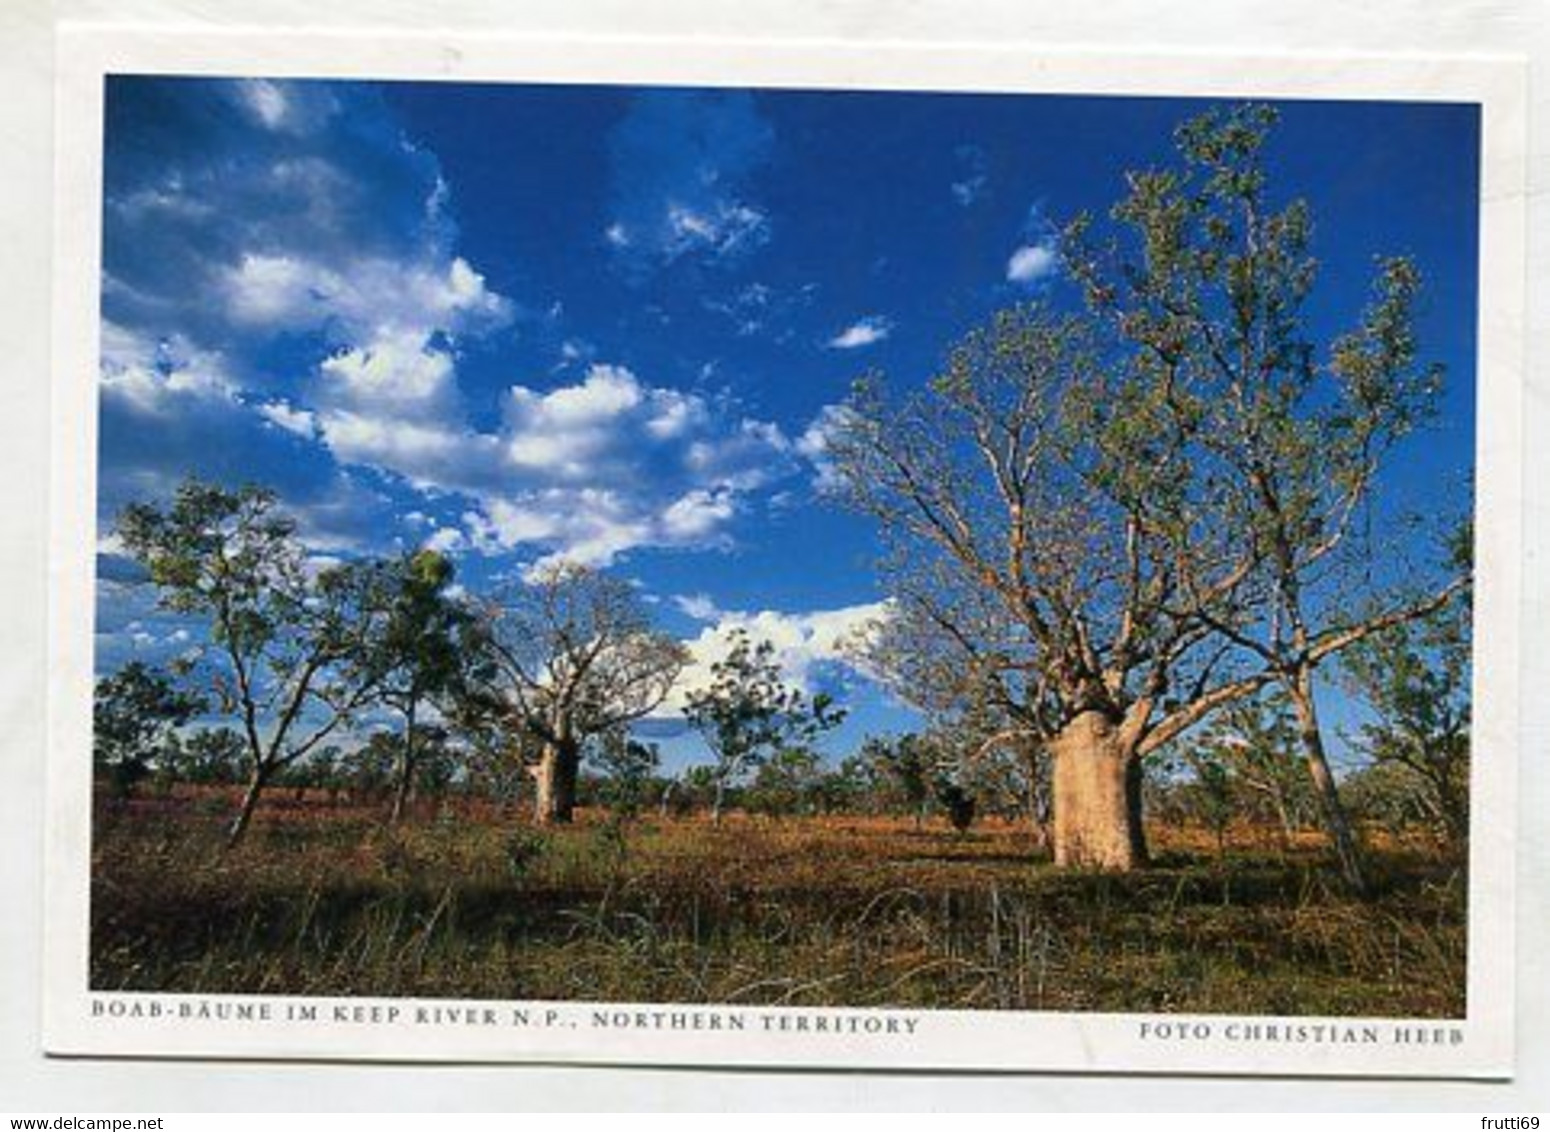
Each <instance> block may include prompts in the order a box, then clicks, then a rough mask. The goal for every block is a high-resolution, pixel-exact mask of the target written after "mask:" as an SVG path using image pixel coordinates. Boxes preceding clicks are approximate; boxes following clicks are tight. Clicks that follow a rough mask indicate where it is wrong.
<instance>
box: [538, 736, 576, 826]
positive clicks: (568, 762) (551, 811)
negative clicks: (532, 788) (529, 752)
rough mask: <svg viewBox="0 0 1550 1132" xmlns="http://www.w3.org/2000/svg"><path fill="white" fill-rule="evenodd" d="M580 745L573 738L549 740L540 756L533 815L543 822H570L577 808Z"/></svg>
mask: <svg viewBox="0 0 1550 1132" xmlns="http://www.w3.org/2000/svg"><path fill="white" fill-rule="evenodd" d="M580 764H581V747H580V745H579V744H578V743H577V742H576V741H575V740H574V739H557V740H553V741H550V742H546V743H545V744H544V746H543V752H542V754H540V755H539V759H538V770H537V773H536V774H535V775H534V778H535V779H536V780H537V797H536V799H535V802H534V814H535V816H536V817H537V819H538V822H539V824H540V825H560V824H564V823H566V822H569V821H570V820H571V819H572V818H573V817H574V816H575V811H576V774H577V772H578V770H579V769H580Z"/></svg>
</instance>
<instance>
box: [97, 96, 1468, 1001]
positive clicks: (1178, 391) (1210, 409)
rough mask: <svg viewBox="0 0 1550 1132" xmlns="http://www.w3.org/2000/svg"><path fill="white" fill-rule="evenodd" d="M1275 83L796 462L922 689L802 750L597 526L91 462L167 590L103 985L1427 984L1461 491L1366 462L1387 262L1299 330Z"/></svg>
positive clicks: (1307, 259) (1302, 296)
mask: <svg viewBox="0 0 1550 1132" xmlns="http://www.w3.org/2000/svg"><path fill="white" fill-rule="evenodd" d="M1272 127H1273V116H1272V115H1271V114H1270V112H1269V111H1266V110H1263V109H1260V108H1255V107H1243V108H1237V109H1233V110H1230V111H1225V112H1217V113H1212V114H1207V115H1205V116H1203V117H1201V118H1199V119H1196V120H1193V121H1191V122H1189V123H1186V124H1185V125H1184V126H1183V127H1181V128H1180V130H1179V132H1178V138H1177V140H1178V160H1177V162H1176V163H1175V165H1174V166H1172V167H1170V168H1167V169H1160V170H1150V171H1141V172H1137V173H1135V174H1133V175H1132V176H1131V177H1130V178H1129V181H1128V191H1127V193H1126V195H1125V196H1124V197H1123V199H1121V200H1120V201H1119V202H1118V203H1117V204H1116V206H1115V207H1114V209H1113V211H1112V213H1111V214H1110V215H1109V216H1107V217H1098V218H1094V217H1078V218H1076V219H1075V220H1074V221H1073V222H1072V223H1071V224H1070V226H1069V227H1068V228H1067V230H1066V232H1065V237H1064V240H1063V245H1062V262H1063V264H1064V268H1065V271H1066V274H1067V276H1068V281H1069V282H1070V283H1071V284H1072V288H1071V290H1072V293H1073V294H1075V295H1079V296H1080V301H1079V302H1076V303H1073V304H1070V305H1069V306H1068V307H1067V308H1063V309H1056V308H1055V307H1052V306H1031V307H1030V306H1024V307H1018V308H1014V309H1010V310H1007V311H1004V312H1002V313H1000V314H998V315H997V316H995V317H994V318H993V319H992V320H991V321H990V322H989V323H987V324H986V325H984V326H981V327H979V328H977V329H974V330H972V331H970V332H969V333H968V335H967V336H966V337H965V338H964V339H963V340H962V341H960V342H959V343H957V344H955V345H953V346H952V347H951V348H950V349H949V350H948V352H947V354H946V357H945V361H944V364H943V367H942V369H941V371H940V372H939V373H938V374H936V375H935V376H933V377H931V378H930V379H929V380H928V381H927V382H925V383H924V384H919V383H915V382H910V383H908V384H906V385H905V386H903V387H902V388H900V387H895V386H894V385H893V384H892V383H890V381H889V380H888V379H887V378H886V377H885V376H884V375H881V374H872V375H868V376H867V377H865V378H864V379H862V380H861V381H859V382H858V383H857V385H856V388H855V391H854V395H853V396H852V398H851V399H850V401H849V402H848V404H847V405H846V407H845V408H844V410H843V411H842V412H840V413H838V414H836V416H835V420H834V422H833V423H834V428H833V430H832V433H831V435H829V436H828V438H827V449H826V452H825V459H826V460H827V461H829V462H830V464H831V465H832V468H831V471H832V476H831V477H829V478H832V480H833V485H834V486H833V490H832V493H831V498H830V499H829V500H828V501H827V503H828V505H833V506H839V507H848V508H850V509H852V510H853V512H854V513H855V514H856V515H857V516H858V521H866V522H870V523H873V524H875V526H876V529H877V530H878V531H880V532H881V534H882V536H883V539H884V542H885V544H886V546H887V548H888V551H887V554H886V557H885V558H884V560H883V561H882V562H881V563H880V564H879V572H878V580H879V584H880V586H881V588H882V590H883V591H884V592H885V593H886V594H887V595H888V596H889V598H890V599H891V600H890V601H889V603H888V606H887V609H888V612H887V614H886V615H884V616H882V617H880V618H879V619H878V621H877V622H876V623H875V624H874V625H872V626H870V627H869V629H868V631H866V632H864V633H861V634H858V635H857V637H856V639H855V640H854V641H853V642H852V645H851V651H852V654H853V660H854V661H855V663H856V665H857V666H858V667H859V668H861V669H862V670H864V671H865V672H866V673H867V674H868V675H869V676H870V677H871V678H873V679H875V680H877V681H880V682H881V683H882V684H884V685H885V686H886V687H887V688H888V689H890V691H891V692H892V693H893V694H895V695H896V696H898V697H899V698H901V699H902V700H903V701H905V702H907V703H908V704H910V705H911V706H912V707H913V708H914V709H915V710H916V712H917V713H918V716H919V718H920V719H921V720H922V721H923V722H922V725H921V727H920V729H919V730H918V731H916V732H914V733H909V734H890V735H875V736H871V737H869V738H866V739H865V740H864V741H860V742H858V743H855V744H854V745H853V749H848V750H837V749H835V747H836V743H835V742H834V735H835V734H836V728H837V727H838V726H839V725H840V724H841V723H842V722H843V721H844V719H845V716H846V705H845V704H844V703H842V702H837V700H836V699H834V698H832V697H831V696H829V695H825V694H810V693H809V692H808V691H807V690H805V689H803V688H801V687H798V686H796V685H794V684H793V683H791V682H790V681H788V680H787V679H785V677H784V676H783V673H782V670H781V667H780V665H779V663H778V662H777V658H776V656H775V653H774V648H773V646H772V645H771V643H770V642H768V641H761V640H758V639H756V638H754V637H752V636H751V635H749V634H748V633H746V632H740V633H738V634H735V635H734V638H733V639H732V640H730V641H729V642H728V648H727V649H726V651H725V653H724V654H723V655H722V656H721V659H719V660H717V661H716V662H715V663H714V664H711V665H709V666H707V667H708V674H704V675H703V678H701V679H700V680H698V682H696V683H694V684H693V685H692V686H685V685H684V680H685V673H686V671H687V670H688V669H689V667H690V664H691V659H692V658H691V656H690V654H689V652H688V650H687V648H686V647H685V645H684V644H683V643H682V642H680V641H678V640H676V639H675V638H674V637H673V636H671V635H670V634H668V633H666V632H664V631H662V630H661V629H660V628H658V627H657V626H656V624H654V622H653V618H652V616H651V610H650V607H649V606H648V605H646V604H645V603H644V602H643V601H642V600H641V597H640V595H639V594H638V593H637V592H636V591H635V590H634V589H633V588H632V587H631V586H630V585H629V583H628V582H627V581H625V580H623V579H621V578H616V577H614V576H613V575H611V574H609V573H608V572H605V571H600V570H596V569H591V568H588V567H584V566H581V565H576V564H567V563H560V564H557V565H553V566H551V567H548V568H546V569H543V570H538V571H536V572H533V573H531V574H529V575H528V576H527V577H526V578H525V579H524V580H521V581H516V582H512V583H510V584H508V585H507V586H505V587H504V588H502V589H499V590H494V591H491V592H484V593H470V592H467V591H466V590H465V589H464V588H463V587H462V586H460V585H458V584H457V582H456V580H455V578H454V564H453V562H452V561H451V560H450V559H448V558H447V557H445V556H443V555H441V554H438V553H436V552H434V551H432V550H429V549H420V550H415V551H412V552H408V553H405V554H402V555H399V556H397V557H391V558H385V559H378V558H369V557H355V558H351V559H350V560H347V561H344V562H337V563H329V564H325V565H319V564H318V563H317V562H315V561H313V560H311V559H309V556H308V553H307V550H306V547H305V545H304V542H303V540H302V539H301V538H300V537H299V534H298V531H297V528H296V525H295V523H294V521H293V520H292V519H291V518H290V517H289V516H288V515H287V514H286V513H285V510H284V508H283V506H282V505H281V504H280V503H279V501H278V500H277V499H276V497H275V496H274V495H273V494H271V493H270V492H268V491H266V490H265V489H263V488H261V487H256V486H244V487H235V488H234V487H224V486H219V485H214V484H207V483H200V482H195V481H189V482H187V483H185V484H184V485H183V486H182V487H181V488H180V489H179V490H178V492H177V493H176V495H175V496H174V497H173V498H172V499H171V500H170V501H165V502H162V503H145V504H137V505H134V506H132V507H130V508H128V509H127V510H125V511H124V512H123V514H122V515H120V516H119V517H118V521H117V524H116V534H117V535H118V538H119V540H120V541H121V543H122V545H123V546H124V548H125V550H126V552H127V553H128V554H129V555H130V556H132V557H133V558H134V559H135V560H136V561H137V562H138V563H139V565H140V567H141V569H142V570H143V573H144V584H146V585H148V586H152V587H154V589H155V591H156V593H157V595H158V600H159V602H160V604H161V605H162V607H163V608H164V609H166V610H168V611H170V612H172V613H175V614H178V615H181V616H183V617H185V618H188V619H189V620H190V622H191V623H197V625H198V626H199V627H200V634H201V635H200V637H199V644H198V646H197V647H196V648H194V649H192V650H190V651H189V652H188V653H187V654H185V655H184V656H183V657H182V658H181V659H180V660H178V661H177V662H176V663H174V664H173V665H171V666H170V667H168V668H166V669H165V670H162V669H157V668H154V667H151V666H148V665H146V664H143V663H139V662H132V663H130V664H127V665H125V666H124V667H122V668H120V669H119V670H118V671H116V672H113V673H110V674H106V675H104V676H103V677H102V678H101V679H100V681H99V683H98V688H97V700H96V752H95V754H96V760H97V767H98V772H99V773H98V783H99V788H98V799H97V809H96V816H95V825H94V872H93V894H92V922H93V938H92V985H93V986H94V987H97V988H102V989H135V990H149V989H163V990H181V991H227V992H267V993H297V994H415V995H445V996H491V997H501V998H589V999H598V1000H633V1001H652V1000H655V1001H669V1000H671V1001H680V1002H694V1001H698V1002H710V1001H714V1002H745V1003H782V1004H807V1005H811V1004H847V1005H857V1006H864V1005H876V1006H883V1005H915V1006H933V1007H943V1008H948V1007H961V1008H1015V1009H1072V1010H1168V1009H1179V1010H1192V1011H1221V1012H1265V1013H1278V1014H1296V1013H1334V1014H1364V1015H1384V1014H1398V1015H1414V1016H1450V1015H1458V1014H1461V1013H1462V1011H1463V1006H1464V1003H1463V993H1464V990H1463V988H1464V958H1465V920H1466V906H1467V892H1466V888H1465V875H1466V870H1465V856H1466V853H1467V838H1468V829H1469V821H1468V801H1469V790H1468V771H1469V754H1470V752H1469V687H1468V674H1469V655H1470V617H1469V584H1470V554H1469V545H1470V537H1469V531H1468V528H1467V525H1466V524H1464V523H1463V522H1462V521H1461V518H1462V516H1465V515H1467V512H1468V500H1467V499H1465V498H1462V497H1461V498H1459V499H1458V500H1457V508H1456V510H1457V512H1458V514H1457V515H1455V516H1451V517H1450V516H1449V515H1448V514H1447V513H1446V512H1447V507H1446V505H1445V504H1446V500H1444V499H1441V498H1440V497H1439V498H1434V499H1432V500H1431V503H1432V505H1433V509H1432V514H1431V516H1430V519H1431V520H1432V524H1431V526H1430V527H1429V526H1428V525H1427V524H1425V523H1421V522H1419V521H1411V520H1410V519H1409V518H1407V517H1405V516H1402V515H1399V513H1398V511H1397V510H1396V509H1394V508H1393V507H1390V506H1379V505H1378V502H1377V500H1378V497H1379V496H1380V494H1381V491H1382V489H1383V487H1384V485H1385V483H1386V481H1385V477H1384V469H1385V466H1386V461H1387V460H1388V459H1389V458H1390V455H1391V453H1392V452H1393V451H1395V450H1396V449H1398V448H1399V447H1400V446H1402V445H1403V444H1404V443H1406V442H1407V441H1408V440H1410V439H1411V438H1412V437H1413V435H1414V434H1416V433H1417V432H1418V431H1419V430H1421V429H1423V428H1424V426H1425V425H1426V423H1427V421H1428V419H1429V418H1430V417H1431V416H1432V415H1433V414H1435V412H1436V411H1437V408H1438V398H1439V396H1440V390H1441V375H1440V374H1439V373H1438V372H1437V371H1436V369H1435V368H1434V367H1432V366H1430V365H1428V364H1426V362H1425V360H1424V358H1423V355H1422V352H1421V346H1420V344H1419V343H1418V342H1417V341H1416V337H1415V333H1414V329H1413V324H1414V317H1415V305H1416V303H1417V302H1418V301H1419V296H1420V294H1421V280H1420V278H1419V274H1418V272H1417V270H1416V269H1415V267H1414V265H1413V264H1411V263H1410V262H1409V261H1408V260H1406V259H1403V258H1394V259H1389V260H1384V261H1381V262H1379V263H1378V264H1377V265H1376V266H1375V270H1374V278H1373V280H1372V289H1371V298H1370V302H1369V303H1368V305H1367V306H1366V308H1365V309H1364V310H1361V311H1358V312H1355V313H1354V315H1353V316H1352V320H1351V323H1350V325H1349V327H1348V329H1346V330H1345V331H1344V332H1342V333H1340V334H1338V335H1335V336H1334V337H1332V338H1330V339H1328V340H1325V341H1315V340H1314V339H1313V337H1312V335H1311V333H1310V331H1309V329H1308V319H1307V318H1305V317H1304V314H1303V311H1304V307H1305V305H1306V304H1307V302H1308V300H1309V298H1310V296H1311V294H1312V293H1313V290H1314V287H1315V284H1316V280H1317V270H1316V262H1315V260H1314V258H1313V256H1312V252H1311V240H1312V220H1311V211H1310V209H1309V208H1308V206H1307V205H1306V204H1304V203H1303V202H1300V201H1295V200H1293V201H1282V200H1280V199H1279V198H1278V197H1276V196H1275V195H1274V194H1273V193H1272V192H1271V189H1270V187H1269V186H1268V184H1267V181H1266V177H1265V174H1264V169H1263V164H1262V160H1261V149H1262V146H1263V144H1264V142H1265V139H1266V138H1267V136H1268V135H1269V133H1270V131H1271V129H1272ZM1375 516H1376V518H1375ZM1332 696H1338V697H1339V698H1340V699H1341V700H1342V701H1343V702H1344V703H1347V704H1350V705H1355V707H1354V709H1353V710H1354V712H1355V714H1356V716H1357V717H1358V718H1360V720H1361V722H1360V723H1359V724H1357V725H1355V726H1354V727H1350V728H1347V729H1346V730H1345V731H1336V730H1335V729H1332V727H1331V725H1330V723H1329V721H1328V719H1327V718H1326V717H1325V714H1324V712H1322V711H1321V704H1324V705H1327V703H1328V701H1329V700H1330V698H1331V697H1332ZM669 705H673V706H672V707H669ZM668 715H671V716H673V717H674V718H676V719H677V721H678V722H679V724H680V726H681V727H682V728H683V729H684V730H685V731H686V732H688V733H692V734H695V735H697V736H698V737H699V739H700V740H701V741H702V747H703V751H704V755H703V757H702V758H701V759H699V760H698V761H697V762H691V763H689V764H688V765H674V766H671V767H669V766H668V765H666V764H665V761H664V758H663V755H662V752H661V750H660V749H659V748H658V747H657V746H655V745H654V744H652V743H650V742H647V741H645V739H644V736H645V735H646V734H647V732H646V731H645V730H643V729H642V727H641V724H642V721H644V720H647V719H656V720H661V719H662V718H664V717H665V716H668ZM1336 750H1340V751H1343V752H1345V754H1346V755H1347V758H1346V759H1345V760H1344V761H1345V763H1346V764H1347V765H1346V766H1345V767H1344V768H1343V770H1341V771H1340V772H1338V773H1337V767H1336V764H1337V762H1338V761H1339V760H1337V759H1336V758H1335V757H1334V756H1333V754H1332V752H1333V751H1336Z"/></svg>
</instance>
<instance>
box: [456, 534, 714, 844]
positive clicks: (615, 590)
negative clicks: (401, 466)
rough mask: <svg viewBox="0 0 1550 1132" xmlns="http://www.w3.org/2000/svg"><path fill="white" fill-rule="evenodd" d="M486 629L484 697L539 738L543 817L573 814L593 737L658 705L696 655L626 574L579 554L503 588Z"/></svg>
mask: <svg viewBox="0 0 1550 1132" xmlns="http://www.w3.org/2000/svg"><path fill="white" fill-rule="evenodd" d="M484 639H485V642H486V647H487V648H488V650H489V656H490V660H491V665H490V672H489V675H488V679H487V682H486V684H485V689H484V692H483V697H484V699H485V701H486V702H487V703H488V704H490V705H491V707H492V708H493V710H494V711H495V712H496V713H498V714H499V715H500V716H501V717H502V718H504V719H505V720H506V721H507V723H508V725H509V726H511V727H513V728H515V729H517V730H519V731H521V732H523V733H525V734H526V735H527V736H529V737H530V738H531V740H532V741H533V745H534V746H536V748H537V751H538V761H537V765H536V766H535V767H534V768H533V769H534V777H535V779H536V781H537V790H536V798H535V810H536V816H537V818H538V820H539V821H540V822H541V823H545V824H548V823H555V822H569V821H570V820H571V818H572V816H573V813H574V810H575V805H576V777H577V772H578V770H579V769H580V763H581V755H582V749H583V745H584V744H585V743H586V741H587V740H588V739H589V738H591V737H593V736H601V735H603V734H605V733H607V732H609V731H613V730H616V729H619V728H623V727H626V726H627V725H628V724H629V723H631V722H632V721H634V720H638V719H641V718H643V717H644V716H647V715H649V714H651V713H652V712H653V711H655V710H656V709H657V708H658V707H659V706H661V704H662V702H663V701H664V700H665V699H666V698H667V695H668V693H669V692H670V691H671V690H672V688H673V684H674V683H675V682H676V681H677V679H678V675H679V673H680V672H682V671H683V668H684V666H685V665H686V664H687V663H688V653H687V650H685V648H684V646H683V645H682V644H681V643H680V642H678V641H677V640H675V639H673V638H672V637H670V636H667V635H666V634H663V633H660V632H658V631H656V630H654V629H653V628H652V626H651V621H650V619H649V617H648V616H647V614H646V612H645V609H644V606H643V605H642V603H641V601H640V599H639V597H638V596H637V595H636V593H635V590H634V589H633V588H632V587H631V586H630V584H629V583H628V582H625V581H622V580H620V579H617V578H613V577H610V576H609V575H607V574H604V573H602V572H601V571H599V570H595V569H593V568H591V567H588V566H583V565H580V564H577V563H573V562H560V563H557V564H555V565H552V566H549V567H547V568H545V569H543V570H541V571H539V572H538V573H537V574H536V575H535V576H534V577H532V578H531V579H530V580H529V581H528V582H527V583H525V584H524V585H521V586H519V587H517V588H515V589H514V590H512V591H510V592H509V593H507V594H506V595H504V597H503V599H502V600H501V601H500V602H499V603H498V604H496V605H494V606H492V607H491V609H490V613H489V616H488V618H487V619H486V624H485V629H484Z"/></svg>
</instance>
